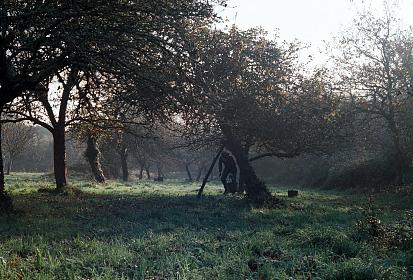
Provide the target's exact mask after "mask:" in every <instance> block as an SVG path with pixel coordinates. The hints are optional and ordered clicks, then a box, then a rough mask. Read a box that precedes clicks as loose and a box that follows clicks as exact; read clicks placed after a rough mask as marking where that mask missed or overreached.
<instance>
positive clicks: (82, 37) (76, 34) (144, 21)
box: [0, 0, 214, 196]
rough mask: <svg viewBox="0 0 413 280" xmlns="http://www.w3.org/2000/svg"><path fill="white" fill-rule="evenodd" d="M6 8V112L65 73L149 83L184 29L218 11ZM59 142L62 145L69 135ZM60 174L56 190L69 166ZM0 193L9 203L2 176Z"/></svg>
mask: <svg viewBox="0 0 413 280" xmlns="http://www.w3.org/2000/svg"><path fill="white" fill-rule="evenodd" d="M0 8H1V10H0V16H1V30H0V109H1V110H2V109H3V107H4V105H5V104H6V103H8V102H11V101H13V100H14V99H15V98H17V97H21V96H23V95H24V94H25V93H27V92H36V91H40V92H43V93H42V94H44V92H45V91H44V87H45V85H44V84H45V83H46V86H47V82H48V81H49V80H50V79H52V78H53V77H55V76H56V75H57V74H58V73H61V72H62V71H63V70H66V71H68V72H72V71H75V70H79V69H81V70H82V71H83V72H87V71H89V72H91V73H95V72H100V73H110V74H111V75H119V76H118V78H119V77H121V78H122V79H123V78H124V77H125V74H126V73H128V76H129V78H128V80H129V81H130V80H131V78H132V77H133V79H135V80H140V81H142V80H143V78H140V73H145V72H146V71H145V70H148V65H151V63H152V62H153V61H157V60H160V59H161V58H162V56H163V55H165V54H172V53H174V48H175V49H176V46H178V45H179V43H177V42H179V36H178V34H179V32H180V27H181V25H182V22H184V21H186V20H196V19H198V18H200V19H205V18H210V19H211V18H213V17H214V13H213V6H212V4H211V3H209V2H204V1H198V0H187V1H180V2H179V3H177V2H170V1H161V2H159V1H158V2H157V3H154V2H147V1H118V0H112V1H109V2H108V1H93V3H92V2H90V1H86V0H84V1H83V0H82V1H76V2H67V1H58V0H56V1H46V2H43V1H34V2H30V3H26V2H24V1H23V2H22V1H16V0H8V1H3V2H2V4H1V6H0ZM119 54H122V55H119ZM74 65H75V66H76V67H73V66H74ZM75 68H76V69H75ZM46 92H47V88H46ZM59 126H61V124H59ZM59 128H60V127H59ZM54 137H55V140H56V142H60V143H62V142H63V140H64V136H62V129H58V130H56V133H55V134H54ZM62 139H63V140H62ZM59 146H62V144H59ZM55 157H56V158H60V159H61V158H64V151H61V149H60V148H59V149H58V150H57V151H56V153H55ZM59 162H60V163H61V162H62V160H59ZM0 163H1V162H0ZM56 167H57V169H58V170H57V174H56V184H57V187H58V188H62V187H64V186H65V185H66V179H65V171H64V168H62V167H63V166H62V164H58V166H56ZM0 191H1V193H2V196H4V195H3V194H4V180H3V179H2V176H0Z"/></svg>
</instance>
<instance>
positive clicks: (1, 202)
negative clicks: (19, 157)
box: [0, 106, 13, 214]
mask: <svg viewBox="0 0 413 280" xmlns="http://www.w3.org/2000/svg"><path fill="white" fill-rule="evenodd" d="M1 112H3V106H1V107H0V214H4V213H8V212H11V211H12V210H13V203H12V200H11V197H10V196H9V195H8V194H7V192H6V190H5V182H4V166H3V149H2V137H3V136H2V129H1Z"/></svg>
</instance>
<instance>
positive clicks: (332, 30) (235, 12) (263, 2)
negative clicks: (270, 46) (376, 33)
mask: <svg viewBox="0 0 413 280" xmlns="http://www.w3.org/2000/svg"><path fill="white" fill-rule="evenodd" d="M388 2H389V4H390V6H391V7H393V4H394V3H397V5H398V6H399V7H398V8H396V15H397V16H398V17H399V18H400V19H401V21H402V22H403V25H404V26H406V27H407V26H413V0H389V1H388ZM362 7H368V9H370V10H376V11H377V12H378V13H381V12H382V11H383V7H384V4H383V1H381V0H229V1H228V7H227V8H225V9H224V8H222V7H220V8H218V9H217V12H218V14H219V15H220V16H221V17H222V18H224V19H226V20H227V22H226V24H220V25H219V26H218V27H219V28H225V25H232V24H236V25H237V26H239V27H240V28H242V29H247V28H250V27H257V26H261V27H263V28H264V29H265V30H267V31H269V32H270V33H271V34H272V33H278V34H279V36H280V38H281V39H282V40H287V41H292V40H294V39H297V40H299V41H301V42H302V43H304V44H307V45H311V47H310V48H309V49H308V50H307V51H306V52H305V54H306V55H307V56H308V55H311V56H313V57H314V58H315V59H321V60H322V56H324V55H323V54H321V53H320V51H321V50H323V49H324V43H323V41H329V40H331V38H332V37H334V36H336V35H338V34H339V33H340V31H341V30H343V29H344V28H345V27H346V26H349V25H350V24H351V22H352V20H353V19H354V17H356V16H357V12H358V11H361V10H362ZM277 30H278V32H277Z"/></svg>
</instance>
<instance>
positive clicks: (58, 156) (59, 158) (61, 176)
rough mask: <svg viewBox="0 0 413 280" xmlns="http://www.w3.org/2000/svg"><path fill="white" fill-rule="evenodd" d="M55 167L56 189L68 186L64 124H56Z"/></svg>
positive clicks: (54, 141)
mask: <svg viewBox="0 0 413 280" xmlns="http://www.w3.org/2000/svg"><path fill="white" fill-rule="evenodd" d="M53 156H54V158H53V167H54V176H55V180H56V189H57V190H62V189H64V188H66V187H67V167H66V135H65V127H64V125H60V124H58V125H56V127H55V129H54V132H53Z"/></svg>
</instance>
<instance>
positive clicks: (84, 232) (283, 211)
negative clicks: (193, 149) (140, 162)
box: [0, 173, 413, 280]
mask: <svg viewBox="0 0 413 280" xmlns="http://www.w3.org/2000/svg"><path fill="white" fill-rule="evenodd" d="M6 180H7V185H8V189H7V191H8V192H9V193H10V194H11V195H12V197H13V199H14V203H15V208H16V212H15V213H13V214H10V215H3V216H0V279H355V280H356V279H360V280H361V279H413V241H412V237H413V234H412V228H413V227H412V225H413V223H412V221H413V218H412V214H413V213H412V208H413V194H412V193H411V191H410V189H409V188H406V189H403V188H402V189H398V190H390V191H382V192H374V193H373V192H372V193H364V192H363V193H360V192H359V191H357V190H355V191H331V190H314V189H300V194H299V196H298V197H295V198H288V197H287V196H286V190H287V188H283V187H272V191H273V192H274V193H275V194H276V195H277V196H279V197H280V198H282V200H283V201H285V203H284V204H283V205H280V207H279V208H274V209H269V208H257V207H255V206H253V205H251V204H249V203H248V201H246V200H245V199H244V198H243V197H242V196H232V195H227V196H223V195H222V187H221V186H220V185H218V184H214V183H210V184H208V185H207V187H206V189H205V196H204V197H203V198H201V199H197V198H196V191H197V189H198V187H199V184H196V183H183V182H175V181H167V182H164V183H158V182H156V183H155V182H149V181H141V182H137V181H134V182H131V183H121V182H118V181H109V182H108V183H106V184H102V185H98V184H95V183H92V182H88V181H85V180H81V179H76V178H71V184H72V186H73V187H75V188H77V189H79V190H81V192H79V193H74V194H72V195H53V194H50V193H45V192H38V190H39V189H40V188H53V186H54V185H53V181H52V180H51V179H50V178H47V177H44V176H41V175H40V174H28V173H26V174H12V175H10V176H7V178H6Z"/></svg>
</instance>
